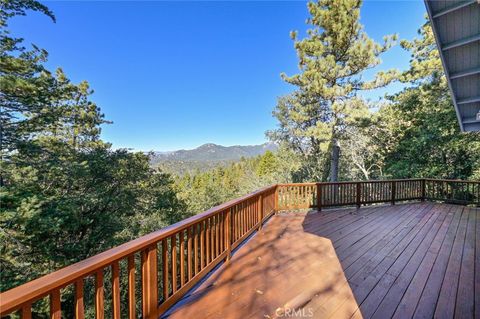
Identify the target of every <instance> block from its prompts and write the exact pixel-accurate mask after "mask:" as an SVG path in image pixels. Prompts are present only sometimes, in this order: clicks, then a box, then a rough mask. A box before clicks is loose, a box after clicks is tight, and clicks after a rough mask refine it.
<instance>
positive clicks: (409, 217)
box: [164, 202, 480, 319]
mask: <svg viewBox="0 0 480 319" xmlns="http://www.w3.org/2000/svg"><path fill="white" fill-rule="evenodd" d="M479 217H480V209H478V208H469V207H464V206H456V205H447V204H436V203H427V202H425V203H415V204H403V205H395V206H376V207H365V208H362V209H360V210H356V209H338V210H328V211H327V210H325V211H322V212H311V213H308V214H300V213H287V214H279V215H276V216H274V217H272V218H271V219H270V220H269V221H268V223H267V224H266V225H265V226H264V228H263V230H262V231H260V232H259V233H258V234H256V235H255V236H253V237H252V238H251V239H250V240H248V241H247V242H246V243H245V244H244V245H243V246H241V247H240V248H239V249H238V250H237V251H236V252H235V254H234V255H233V256H232V259H231V260H230V262H227V263H226V264H223V265H221V266H220V267H219V268H218V269H216V270H215V271H213V273H212V274H211V275H210V276H209V277H208V278H207V279H206V280H204V281H203V282H202V283H201V284H199V285H198V286H197V287H196V288H194V289H193V290H192V291H191V292H190V293H189V294H187V295H186V296H185V297H184V298H183V299H182V300H181V301H180V302H179V303H178V304H177V305H175V306H174V307H173V308H172V309H171V310H170V311H169V312H167V313H166V314H165V316H164V317H168V318H192V319H193V318H195V319H200V318H288V317H290V318H291V317H295V318H351V317H354V318H361V317H363V318H390V317H394V318H410V317H415V318H432V317H438V318H452V317H456V318H474V317H476V318H480V221H479Z"/></svg>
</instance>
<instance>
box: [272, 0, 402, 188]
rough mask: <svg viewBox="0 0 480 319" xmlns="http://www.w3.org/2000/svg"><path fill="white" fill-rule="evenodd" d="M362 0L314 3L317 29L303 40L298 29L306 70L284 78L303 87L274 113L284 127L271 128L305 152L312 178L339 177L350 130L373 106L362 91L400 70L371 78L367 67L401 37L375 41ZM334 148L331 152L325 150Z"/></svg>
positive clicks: (310, 7)
mask: <svg viewBox="0 0 480 319" xmlns="http://www.w3.org/2000/svg"><path fill="white" fill-rule="evenodd" d="M361 3H362V2H361V1H360V0H320V1H318V2H309V3H308V10H309V13H310V15H311V16H310V18H309V19H308V20H307V23H308V24H309V25H311V28H310V29H309V30H308V31H307V36H306V37H305V38H303V39H298V35H297V32H292V34H291V36H292V39H293V40H294V46H295V49H296V51H297V55H298V59H299V68H300V73H298V74H295V75H292V76H287V75H285V74H282V78H283V79H284V80H285V81H286V82H287V83H290V84H292V85H294V86H296V87H297V89H296V91H295V92H293V93H292V94H290V95H288V96H286V97H282V98H280V99H279V102H278V105H277V107H276V109H275V111H274V116H275V117H276V118H277V119H278V120H279V126H280V127H279V128H278V129H277V130H275V131H272V132H269V133H268V134H269V136H270V137H271V138H272V139H273V140H276V141H283V142H287V143H288V144H289V145H290V146H291V147H292V149H295V150H296V151H298V152H300V153H301V154H303V157H304V159H305V162H306V166H307V168H306V177H308V178H310V179H326V177H327V174H329V179H330V180H331V181H336V180H337V179H338V174H339V163H340V150H341V145H342V141H344V140H345V139H346V138H347V134H346V130H347V128H348V127H349V126H351V125H356V123H358V122H359V120H360V119H362V118H368V116H369V112H368V105H367V103H366V102H365V101H364V100H363V99H361V98H360V97H359V96H358V92H359V91H362V90H372V89H376V88H379V87H383V86H385V85H387V84H389V83H390V82H391V81H392V80H394V79H395V78H396V77H397V75H398V72H397V71H395V70H389V71H386V72H378V73H376V75H375V76H374V78H373V79H372V80H370V81H366V80H364V79H363V77H362V75H363V72H364V71H366V70H368V69H372V68H374V67H376V66H378V65H379V64H380V63H381V60H380V58H379V57H380V55H381V54H382V53H384V52H385V51H387V50H388V49H389V48H390V47H391V46H392V45H393V44H394V42H395V40H396V36H395V35H393V36H386V37H384V43H383V44H379V43H376V42H375V41H373V40H372V39H371V38H369V37H368V35H367V34H366V33H365V31H364V30H363V26H362V25H361V24H360V22H359V20H360V7H361ZM326 153H329V154H330V157H326V156H325V154H326Z"/></svg>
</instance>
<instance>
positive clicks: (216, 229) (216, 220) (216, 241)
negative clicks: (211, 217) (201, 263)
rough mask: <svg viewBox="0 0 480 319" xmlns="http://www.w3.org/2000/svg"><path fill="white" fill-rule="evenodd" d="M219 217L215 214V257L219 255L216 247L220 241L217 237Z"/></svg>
mask: <svg viewBox="0 0 480 319" xmlns="http://www.w3.org/2000/svg"><path fill="white" fill-rule="evenodd" d="M219 217H220V216H218V215H217V216H216V218H215V258H216V257H217V256H218V255H219V247H218V244H219V242H220V239H219V229H220V220H219Z"/></svg>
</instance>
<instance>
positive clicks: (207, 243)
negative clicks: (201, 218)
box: [205, 218, 210, 265]
mask: <svg viewBox="0 0 480 319" xmlns="http://www.w3.org/2000/svg"><path fill="white" fill-rule="evenodd" d="M205 253H206V257H207V260H206V263H205V265H208V264H210V218H209V219H206V220H205Z"/></svg>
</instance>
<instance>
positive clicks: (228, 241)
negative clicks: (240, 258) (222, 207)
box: [224, 208, 232, 261]
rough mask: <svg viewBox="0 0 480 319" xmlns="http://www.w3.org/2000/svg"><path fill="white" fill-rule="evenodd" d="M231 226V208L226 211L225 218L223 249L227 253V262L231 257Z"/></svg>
mask: <svg viewBox="0 0 480 319" xmlns="http://www.w3.org/2000/svg"><path fill="white" fill-rule="evenodd" d="M231 225H232V208H230V209H228V211H227V216H226V222H225V238H224V240H225V247H226V251H227V261H228V260H230V258H231V255H232V250H231V239H230V238H231V235H230V232H231V229H232V228H231Z"/></svg>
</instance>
